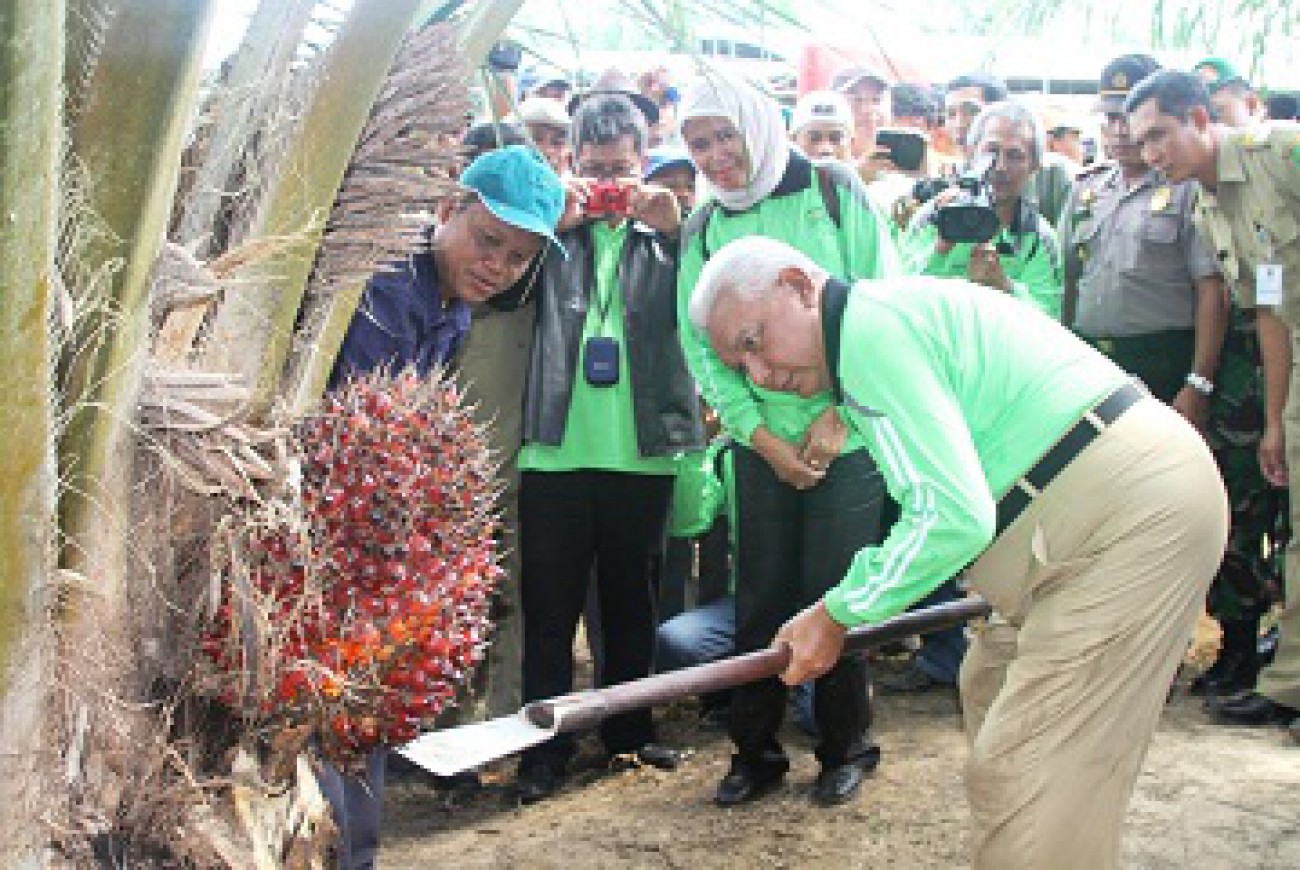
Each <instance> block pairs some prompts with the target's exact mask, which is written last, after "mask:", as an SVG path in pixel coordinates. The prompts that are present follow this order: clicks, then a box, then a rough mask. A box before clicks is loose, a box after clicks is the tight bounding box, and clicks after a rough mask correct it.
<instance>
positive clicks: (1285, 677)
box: [1124, 70, 1300, 724]
mask: <svg viewBox="0 0 1300 870" xmlns="http://www.w3.org/2000/svg"><path fill="white" fill-rule="evenodd" d="M1124 108H1125V111H1126V112H1128V115H1129V126H1130V130H1131V134H1132V136H1133V137H1134V139H1136V140H1137V141H1138V142H1139V143H1140V144H1141V145H1142V150H1143V156H1144V157H1145V158H1146V160H1147V162H1149V163H1150V164H1151V165H1152V166H1154V167H1156V168H1157V169H1160V170H1162V171H1163V172H1164V173H1165V174H1166V175H1167V176H1168V177H1169V178H1170V179H1171V180H1173V181H1181V180H1184V179H1188V178H1195V179H1197V180H1198V181H1200V183H1201V186H1202V188H1203V189H1202V192H1201V195H1200V197H1199V201H1198V203H1197V214H1196V222H1197V227H1198V229H1199V230H1200V231H1201V232H1202V233H1203V234H1204V235H1205V237H1206V238H1207V240H1208V241H1209V242H1210V243H1211V246H1212V247H1213V249H1214V250H1215V251H1216V254H1217V256H1218V257H1219V259H1220V261H1221V263H1222V266H1223V272H1224V277H1225V278H1227V279H1228V281H1229V282H1230V283H1231V284H1232V286H1233V288H1234V291H1235V292H1236V294H1237V300H1238V303H1239V304H1240V305H1241V306H1242V307H1246V308H1250V307H1256V308H1257V311H1256V323H1257V330H1258V335H1259V343H1260V352H1261V357H1262V360H1263V364H1264V377H1265V387H1266V402H1265V406H1266V408H1265V420H1266V424H1265V434H1264V437H1263V439H1262V440H1261V442H1260V451H1259V453H1260V464H1261V468H1262V471H1263V473H1264V475H1265V477H1267V478H1268V479H1269V480H1270V481H1271V482H1272V483H1274V484H1275V485H1277V486H1283V485H1285V484H1286V483H1287V479H1288V477H1287V471H1288V467H1289V468H1290V469H1292V470H1293V472H1294V473H1295V474H1296V475H1297V477H1300V377H1297V376H1296V375H1295V373H1294V371H1293V360H1295V359H1297V358H1300V353H1297V351H1300V348H1296V347H1295V346H1294V342H1295V340H1296V339H1295V338H1294V336H1293V334H1292V333H1290V330H1294V329H1296V328H1297V327H1300V283H1298V282H1300V226H1298V225H1297V216H1298V215H1300V126H1297V125H1296V124H1288V123H1281V122H1275V123H1273V124H1271V125H1269V126H1268V127H1260V128H1252V129H1248V130H1242V131H1233V130H1229V129H1227V128H1225V127H1223V126H1220V125H1218V124H1215V123H1214V122H1213V121H1212V114H1211V104H1210V97H1209V94H1208V93H1207V91H1206V89H1205V85H1204V83H1203V82H1202V81H1201V80H1200V78H1198V77H1197V76H1196V75H1195V74H1192V73H1182V72H1175V71H1172V70H1165V71H1161V72H1158V73H1156V74H1155V75H1153V76H1151V77H1149V78H1148V79H1146V80H1144V81H1143V82H1141V83H1140V84H1139V85H1138V86H1137V87H1136V88H1134V89H1133V91H1132V92H1131V93H1130V94H1129V96H1128V98H1127V99H1126V100H1125V104H1124ZM1288 392H1289V395H1288ZM1284 406H1285V421H1284V420H1283V416H1284V415H1283V408H1284ZM1283 428H1285V438H1284V437H1283ZM1284 445H1285V449H1284ZM1294 495H1295V493H1294V489H1293V491H1292V499H1291V512H1292V516H1291V520H1292V526H1293V527H1296V525H1297V524H1296V516H1295V512H1296V508H1297V500H1296V499H1295V497H1294ZM1296 557H1297V553H1296V552H1295V550H1294V549H1293V550H1292V552H1291V553H1290V554H1289V556H1288V561H1287V579H1286V585H1287V588H1288V595H1287V598H1288V600H1289V601H1290V602H1291V605H1292V606H1291V607H1290V608H1289V609H1288V610H1287V611H1285V612H1284V614H1283V616H1282V621H1281V624H1280V633H1279V644H1278V650H1277V655H1276V658H1275V659H1274V662H1273V664H1272V665H1270V666H1269V667H1268V668H1266V669H1265V670H1264V672H1263V673H1262V674H1261V675H1260V681H1259V684H1258V688H1257V692H1256V693H1252V694H1249V695H1247V696H1245V697H1244V698H1241V699H1238V700H1237V701H1235V702H1232V703H1229V704H1225V705H1223V706H1220V707H1219V708H1218V709H1219V713H1220V715H1221V716H1223V717H1224V718H1225V719H1229V720H1230V721H1233V722H1239V723H1254V724H1264V723H1268V722H1288V721H1293V720H1295V719H1297V718H1300V607H1296V606H1295V602H1296V598H1297V596H1300V563H1298V562H1297V558H1296Z"/></svg>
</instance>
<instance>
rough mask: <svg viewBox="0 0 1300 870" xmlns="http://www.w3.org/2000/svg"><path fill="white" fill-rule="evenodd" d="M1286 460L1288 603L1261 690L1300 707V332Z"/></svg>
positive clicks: (1294, 347) (1294, 339)
mask: <svg viewBox="0 0 1300 870" xmlns="http://www.w3.org/2000/svg"><path fill="white" fill-rule="evenodd" d="M1284 425H1285V429H1286V464H1287V469H1288V471H1289V472H1290V475H1291V486H1290V490H1291V543H1290V544H1289V545H1288V547H1287V553H1286V607H1285V608H1284V609H1283V610H1282V618H1281V619H1280V620H1279V622H1278V635H1277V654H1276V656H1274V658H1273V663H1272V664H1270V665H1269V666H1268V667H1266V668H1264V670H1262V671H1260V674H1259V685H1258V691H1259V693H1260V694H1261V695H1265V696H1266V697H1268V698H1271V699H1272V700H1273V701H1275V702H1276V703H1278V704H1283V705H1285V706H1287V707H1295V708H1298V709H1300V334H1297V333H1295V332H1292V334H1291V385H1290V387H1289V389H1288V391H1287V397H1286V416H1285V418H1284Z"/></svg>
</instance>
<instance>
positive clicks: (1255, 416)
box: [1206, 307, 1286, 624]
mask: <svg viewBox="0 0 1300 870" xmlns="http://www.w3.org/2000/svg"><path fill="white" fill-rule="evenodd" d="M1215 382H1216V390H1215V395H1214V401H1213V402H1212V404H1211V406H1210V420H1209V425H1208V427H1207V432H1206V440H1207V441H1208V442H1209V444H1210V448H1211V449H1212V450H1213V451H1214V457H1215V459H1216V460H1217V461H1218V463H1219V470H1220V472H1222V474H1223V481H1224V484H1225V486H1226V487H1227V490H1228V499H1229V503H1230V505H1231V508H1232V532H1231V536H1230V538H1229V541H1228V554H1227V555H1226V556H1225V557H1224V567H1223V569H1222V570H1221V571H1220V572H1219V575H1218V576H1217V577H1215V581H1214V586H1213V587H1212V588H1211V589H1210V595H1209V599H1208V604H1209V610H1210V614H1211V615H1213V616H1214V617H1215V618H1217V619H1219V620H1220V621H1234V620H1253V621H1255V622H1256V624H1257V621H1258V619H1259V617H1260V616H1261V615H1262V614H1263V613H1264V612H1265V611H1267V609H1268V607H1269V605H1270V603H1271V595H1270V593H1269V591H1268V588H1269V587H1271V586H1272V585H1273V584H1274V582H1275V578H1276V571H1275V570H1274V564H1273V563H1274V559H1272V558H1271V555H1269V554H1272V553H1273V552H1274V551H1277V550H1278V546H1277V545H1278V543H1279V542H1278V541H1276V540H1275V538H1276V535H1277V528H1278V520H1279V512H1280V511H1281V512H1282V514H1283V516H1284V515H1285V513H1284V512H1285V507H1286V494H1285V493H1284V492H1282V491H1281V490H1278V489H1276V488H1275V487H1273V486H1270V485H1269V483H1268V481H1266V480H1265V479H1264V476H1263V475H1262V474H1261V473H1260V470H1259V458H1258V455H1257V448H1258V446H1259V439H1260V436H1261V435H1262V434H1263V432H1264V383H1263V374H1262V372H1261V370H1260V362H1259V344H1258V341H1257V340H1256V337H1255V318H1254V313H1253V312H1252V311H1249V310H1248V311H1242V310H1240V309H1237V308H1235V307H1234V309H1233V313H1232V321H1231V323H1230V325H1229V329H1228V333H1227V335H1226V337H1225V338H1224V342H1223V353H1222V356H1221V358H1220V362H1219V372H1218V376H1217V378H1216V381H1215Z"/></svg>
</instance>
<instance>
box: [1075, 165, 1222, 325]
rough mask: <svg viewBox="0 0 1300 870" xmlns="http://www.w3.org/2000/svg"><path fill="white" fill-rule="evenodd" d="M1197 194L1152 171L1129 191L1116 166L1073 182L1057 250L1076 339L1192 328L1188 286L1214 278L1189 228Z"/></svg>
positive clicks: (1192, 297) (1192, 186) (1211, 260)
mask: <svg viewBox="0 0 1300 870" xmlns="http://www.w3.org/2000/svg"><path fill="white" fill-rule="evenodd" d="M1197 190H1198V185H1197V184H1196V183H1195V182H1183V183H1180V184H1168V183H1166V182H1164V181H1162V180H1161V179H1160V178H1159V176H1158V175H1157V174H1156V173H1155V172H1154V171H1153V172H1149V173H1147V174H1146V175H1145V176H1144V177H1142V178H1141V179H1140V180H1139V181H1138V182H1137V183H1136V184H1135V185H1133V186H1132V187H1129V186H1128V185H1127V184H1126V183H1125V181H1124V175H1123V171H1122V170H1121V169H1120V168H1119V167H1118V166H1114V165H1108V166H1104V167H1099V168H1097V169H1094V170H1092V171H1090V172H1088V173H1085V174H1084V175H1083V176H1081V177H1080V178H1079V179H1078V180H1076V181H1075V187H1074V192H1073V194H1072V195H1071V197H1070V201H1069V203H1068V204H1067V206H1066V210H1065V214H1064V215H1063V217H1062V222H1061V243H1062V246H1063V248H1064V253H1065V269H1066V275H1067V277H1068V278H1070V279H1073V280H1075V281H1077V282H1078V287H1079V293H1078V304H1077V306H1076V315H1075V323H1074V326H1075V328H1076V329H1077V330H1078V331H1079V332H1080V333H1081V334H1083V335H1086V336H1089V337H1090V338H1120V337H1124V336H1133V335H1146V334H1150V333H1153V332H1162V331H1165V330H1171V329H1192V328H1193V327H1194V326H1195V323H1196V295H1197V294H1196V288H1195V286H1194V285H1193V282H1194V281H1196V280H1197V279H1200V278H1205V277H1208V276H1210V275H1215V274H1218V272H1219V268H1218V266H1217V264H1216V261H1215V257H1214V255H1213V253H1212V252H1211V251H1210V249H1209V247H1208V246H1207V245H1206V244H1205V242H1204V240H1203V239H1201V238H1200V237H1199V236H1198V234H1197V233H1196V230H1195V226H1194V223H1193V211H1194V206H1195V200H1196V191H1197Z"/></svg>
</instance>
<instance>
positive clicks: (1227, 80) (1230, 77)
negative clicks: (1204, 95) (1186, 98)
mask: <svg viewBox="0 0 1300 870" xmlns="http://www.w3.org/2000/svg"><path fill="white" fill-rule="evenodd" d="M1194 69H1195V70H1196V73H1197V74H1198V75H1199V76H1200V77H1201V81H1203V82H1205V89H1206V90H1207V91H1209V92H1210V93H1212V94H1213V93H1215V92H1216V91H1218V90H1220V89H1221V88H1226V87H1227V86H1228V85H1232V84H1243V85H1246V86H1247V87H1250V82H1248V81H1246V77H1245V76H1243V75H1242V74H1241V73H1239V72H1237V68H1236V67H1235V66H1233V65H1232V64H1231V63H1229V62H1228V61H1226V60H1224V59H1223V58H1221V57H1207V58H1206V59H1205V60H1203V61H1201V62H1200V63H1198V64H1197V65H1196V66H1195V67H1194Z"/></svg>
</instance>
